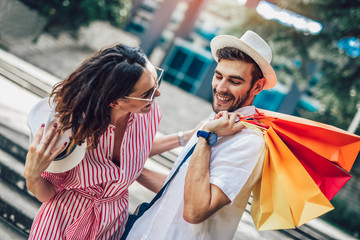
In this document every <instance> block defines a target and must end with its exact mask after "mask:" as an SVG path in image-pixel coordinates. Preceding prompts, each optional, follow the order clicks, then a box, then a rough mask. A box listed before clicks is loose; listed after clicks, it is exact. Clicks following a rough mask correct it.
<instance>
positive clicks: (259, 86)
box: [253, 78, 266, 95]
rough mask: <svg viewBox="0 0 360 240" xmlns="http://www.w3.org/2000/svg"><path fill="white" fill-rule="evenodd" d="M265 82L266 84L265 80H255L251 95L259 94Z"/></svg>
mask: <svg viewBox="0 0 360 240" xmlns="http://www.w3.org/2000/svg"><path fill="white" fill-rule="evenodd" d="M265 82H266V79H265V78H260V79H259V80H257V81H256V82H255V84H254V87H253V94H254V95H257V94H259V93H260V92H261V91H262V90H263V88H264V85H265Z"/></svg>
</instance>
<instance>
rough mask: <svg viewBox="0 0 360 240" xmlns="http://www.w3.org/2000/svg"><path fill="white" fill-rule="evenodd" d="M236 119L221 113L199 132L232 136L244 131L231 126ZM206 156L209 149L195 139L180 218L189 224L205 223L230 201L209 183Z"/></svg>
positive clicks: (203, 141)
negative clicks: (181, 216)
mask: <svg viewBox="0 0 360 240" xmlns="http://www.w3.org/2000/svg"><path fill="white" fill-rule="evenodd" d="M236 116H237V115H236V114H235V113H233V114H228V113H227V112H221V113H219V114H218V116H217V118H218V119H216V120H214V121H211V122H209V123H207V124H206V125H205V126H204V128H203V130H205V131H208V132H216V133H217V135H218V136H226V135H231V134H234V133H236V132H238V131H241V129H243V128H244V126H243V125H242V124H241V123H240V122H239V123H235V119H236ZM210 156H211V146H209V145H208V144H207V142H206V140H205V139H204V138H199V140H198V143H197V145H196V147H195V150H194V153H193V155H192V157H191V160H190V163H189V167H188V171H187V174H186V178H185V188H184V212H183V217H184V220H185V221H187V222H189V223H194V224H196V223H201V222H203V221H205V220H206V219H207V218H208V217H210V216H211V215H212V214H213V213H215V212H216V211H217V210H219V209H220V208H222V207H223V206H225V205H226V204H228V203H229V202H230V199H229V198H228V197H227V196H226V195H225V193H224V192H223V191H222V190H221V189H220V188H219V187H217V186H216V185H213V184H210V169H209V168H210Z"/></svg>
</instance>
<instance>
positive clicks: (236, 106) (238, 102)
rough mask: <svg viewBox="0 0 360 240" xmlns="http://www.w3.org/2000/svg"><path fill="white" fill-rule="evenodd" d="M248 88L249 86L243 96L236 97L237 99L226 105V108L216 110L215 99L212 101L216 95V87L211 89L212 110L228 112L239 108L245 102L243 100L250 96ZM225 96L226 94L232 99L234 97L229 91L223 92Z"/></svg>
mask: <svg viewBox="0 0 360 240" xmlns="http://www.w3.org/2000/svg"><path fill="white" fill-rule="evenodd" d="M250 90H251V88H250V89H249V90H248V91H247V92H246V94H245V96H244V97H239V98H238V99H237V101H236V102H235V103H234V104H232V105H231V106H230V107H228V108H227V109H221V110H216V109H215V106H214V105H215V101H214V98H215V97H216V89H214V90H213V103H212V108H213V111H214V112H215V113H218V112H219V111H228V112H234V111H235V110H236V109H238V108H241V107H243V105H244V104H245V102H246V101H247V100H248V99H249V96H250ZM223 95H225V96H228V97H231V98H232V99H234V98H235V97H234V95H232V94H231V93H226V94H223Z"/></svg>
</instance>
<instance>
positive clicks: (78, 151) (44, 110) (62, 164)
mask: <svg viewBox="0 0 360 240" xmlns="http://www.w3.org/2000/svg"><path fill="white" fill-rule="evenodd" d="M58 120H59V119H58V118H57V117H55V112H54V104H52V105H49V98H44V99H42V100H41V101H40V102H38V103H37V104H36V105H35V106H34V107H33V108H32V110H31V111H30V113H29V115H28V119H27V122H28V126H29V128H30V131H31V134H30V143H31V142H32V140H33V138H34V136H35V135H36V133H37V132H38V130H39V129H40V127H41V124H45V131H44V134H43V137H44V136H45V133H46V132H48V130H49V129H50V128H51V127H52V126H53V124H54V123H58ZM70 137H71V130H70V129H69V130H66V131H65V132H63V133H62V134H61V136H60V139H59V140H58V141H57V143H56V144H55V146H54V148H59V147H61V146H62V145H63V144H64V142H67V146H66V149H65V150H64V151H63V152H62V153H61V154H60V155H58V156H57V157H56V158H55V159H54V160H53V161H52V162H51V164H50V165H49V167H48V168H47V169H46V171H48V172H52V173H61V172H66V171H68V170H70V169H72V168H74V167H76V166H77V165H78V164H79V163H80V162H81V161H82V159H83V158H84V155H85V152H86V146H87V144H86V142H84V143H83V144H81V146H78V145H74V147H72V149H71V150H70V152H69V153H67V148H68V147H69V145H70Z"/></svg>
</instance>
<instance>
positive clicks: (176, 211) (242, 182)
mask: <svg viewBox="0 0 360 240" xmlns="http://www.w3.org/2000/svg"><path fill="white" fill-rule="evenodd" d="M237 111H239V112H241V113H243V114H244V115H245V116H247V115H250V114H253V113H255V108H254V107H253V106H247V107H243V108H241V109H238V110H237ZM212 116H214V114H212ZM212 118H213V117H212ZM196 142H197V137H196V134H194V135H193V136H192V138H191V139H190V140H189V142H188V144H187V145H186V146H185V147H184V150H183V151H182V153H181V154H180V155H179V157H178V159H177V161H176V163H175V164H174V166H173V168H172V170H171V172H170V174H169V176H171V175H172V173H173V172H174V171H175V170H176V168H177V166H178V165H179V164H180V162H181V161H182V160H183V158H184V157H185V155H186V154H187V152H188V151H189V150H190V149H191V147H192V146H193V145H194V144H195V143H196ZM264 149H265V140H264V138H263V135H262V133H261V132H260V131H257V130H250V129H247V128H246V129H243V130H242V131H241V132H239V133H237V134H235V135H232V136H226V137H222V138H219V140H218V142H217V143H216V144H215V145H214V146H212V152H211V159H210V182H211V183H212V184H215V185H216V186H218V187H219V188H220V189H221V190H222V191H223V192H224V193H225V194H226V195H227V196H228V198H229V199H230V200H231V203H230V204H228V205H226V206H224V207H223V208H221V209H220V210H218V211H217V212H216V213H214V214H213V215H212V216H210V217H209V218H208V219H206V220H205V221H204V222H202V223H199V224H191V223H188V222H186V221H185V220H184V219H183V209H184V185H185V177H186V172H187V169H188V166H189V161H190V159H191V157H189V158H188V160H187V161H186V162H185V163H184V164H183V166H182V167H181V168H180V170H179V172H178V173H177V175H176V176H175V177H174V178H173V179H172V181H171V183H170V184H169V186H168V187H167V189H166V191H164V193H163V195H162V196H161V198H160V199H158V201H157V202H156V203H155V204H154V205H153V206H152V207H151V208H150V209H149V210H148V211H146V212H145V214H144V215H143V216H142V217H141V218H139V219H138V220H137V221H136V222H135V224H134V226H133V228H132V229H131V231H130V233H129V235H128V238H127V239H129V240H139V239H152V240H165V239H166V240H168V239H170V240H176V239H184V240H189V239H197V240H203V239H204V240H205V239H206V240H207V239H214V240H219V239H222V240H223V239H224V240H226V239H232V238H233V236H234V234H235V231H236V228H237V226H238V223H239V221H240V219H241V216H242V214H243V212H244V210H245V207H246V204H247V202H248V199H249V197H250V193H251V191H252V189H253V186H254V184H255V183H256V181H257V180H258V179H259V178H260V176H261V173H262V165H263V162H262V161H258V160H259V159H263V158H261V157H260V156H261V154H263V153H264ZM194 184H196V183H194ZM199 194H201V193H199Z"/></svg>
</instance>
